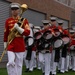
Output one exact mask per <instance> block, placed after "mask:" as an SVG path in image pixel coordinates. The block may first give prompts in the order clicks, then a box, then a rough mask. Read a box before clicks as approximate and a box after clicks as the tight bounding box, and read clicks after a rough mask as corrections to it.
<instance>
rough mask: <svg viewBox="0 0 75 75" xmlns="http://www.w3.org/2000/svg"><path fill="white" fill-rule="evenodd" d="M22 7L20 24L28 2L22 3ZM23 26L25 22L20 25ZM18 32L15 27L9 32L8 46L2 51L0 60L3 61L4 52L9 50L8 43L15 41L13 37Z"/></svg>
mask: <svg viewBox="0 0 75 75" xmlns="http://www.w3.org/2000/svg"><path fill="white" fill-rule="evenodd" d="M20 8H21V13H20V19H19V20H18V24H19V22H20V20H21V16H22V14H23V12H25V11H26V10H27V9H28V6H27V5H26V4H22V5H21V7H20ZM22 26H23V23H22V24H21V25H20V27H22ZM17 34H18V31H17V30H16V29H15V28H12V30H11V32H10V33H9V36H8V43H7V46H6V48H5V49H4V51H3V52H2V55H1V57H0V62H1V61H2V58H3V56H4V54H5V53H6V50H7V47H8V45H9V44H10V43H11V42H12V41H13V39H14V38H15V36H16V35H17Z"/></svg>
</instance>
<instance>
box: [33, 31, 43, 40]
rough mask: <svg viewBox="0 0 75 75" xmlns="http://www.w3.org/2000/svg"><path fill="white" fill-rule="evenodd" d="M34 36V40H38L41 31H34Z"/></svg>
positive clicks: (40, 36)
mask: <svg viewBox="0 0 75 75" xmlns="http://www.w3.org/2000/svg"><path fill="white" fill-rule="evenodd" d="M34 38H35V40H40V39H41V38H42V33H41V32H36V33H35V34H34Z"/></svg>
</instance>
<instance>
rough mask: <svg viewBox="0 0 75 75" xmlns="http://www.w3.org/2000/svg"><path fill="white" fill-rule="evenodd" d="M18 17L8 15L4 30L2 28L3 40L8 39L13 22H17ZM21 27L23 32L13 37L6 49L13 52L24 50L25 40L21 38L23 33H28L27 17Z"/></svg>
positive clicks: (26, 34)
mask: <svg viewBox="0 0 75 75" xmlns="http://www.w3.org/2000/svg"><path fill="white" fill-rule="evenodd" d="M18 19H19V17H17V18H16V19H15V18H13V17H10V18H8V19H7V20H6V22H5V30H4V42H7V41H8V36H9V33H10V31H11V29H12V28H13V27H14V24H15V23H17V22H18ZM22 28H23V29H24V32H23V33H22V34H19V35H18V36H17V37H15V38H14V40H13V41H12V42H11V43H10V44H9V45H8V47H7V50H9V51H13V52H23V51H25V42H24V39H23V35H25V36H28V35H29V34H30V29H29V28H30V27H29V24H28V21H27V19H25V20H24V23H23V27H22ZM11 37H12V36H11Z"/></svg>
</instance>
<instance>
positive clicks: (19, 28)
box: [14, 23, 24, 34]
mask: <svg viewBox="0 0 75 75" xmlns="http://www.w3.org/2000/svg"><path fill="white" fill-rule="evenodd" d="M14 28H15V29H17V30H18V32H19V33H20V34H22V33H23V32H24V29H23V28H21V27H19V26H18V24H17V23H15V25H14Z"/></svg>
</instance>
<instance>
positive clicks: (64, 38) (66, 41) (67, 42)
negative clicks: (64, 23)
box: [62, 35, 70, 45]
mask: <svg viewBox="0 0 75 75" xmlns="http://www.w3.org/2000/svg"><path fill="white" fill-rule="evenodd" d="M62 40H63V42H64V45H69V43H70V38H69V36H68V35H63V36H62Z"/></svg>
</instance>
